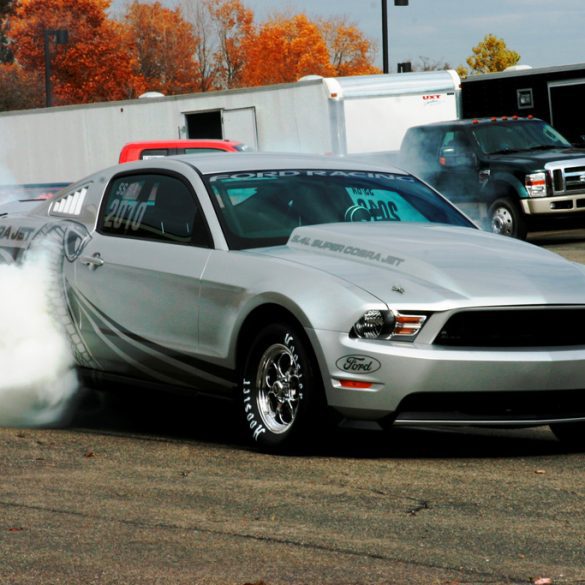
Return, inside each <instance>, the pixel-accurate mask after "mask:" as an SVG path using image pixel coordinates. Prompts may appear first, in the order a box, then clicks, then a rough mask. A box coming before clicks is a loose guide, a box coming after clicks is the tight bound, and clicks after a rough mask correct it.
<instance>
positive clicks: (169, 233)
mask: <svg viewBox="0 0 585 585" xmlns="http://www.w3.org/2000/svg"><path fill="white" fill-rule="evenodd" d="M99 230H100V231H101V232H102V233H104V234H111V235H116V236H126V237H133V238H141V239H146V240H160V241H165V242H169V243H176V244H195V245H198V246H205V247H208V246H209V245H210V237H209V231H208V229H207V225H206V223H205V220H204V218H203V214H202V211H201V209H200V208H199V205H198V204H197V202H196V200H195V197H194V194H193V193H192V192H191V189H190V188H189V187H188V186H187V185H186V184H185V183H184V182H183V181H182V180H180V179H179V178H177V177H173V176H170V175H163V174H132V175H123V176H119V177H116V178H115V179H114V180H113V181H112V183H111V184H110V187H109V189H108V191H107V193H106V196H105V202H104V205H103V206H102V210H101V212H100V226H99Z"/></svg>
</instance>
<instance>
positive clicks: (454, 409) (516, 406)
mask: <svg viewBox="0 0 585 585" xmlns="http://www.w3.org/2000/svg"><path fill="white" fill-rule="evenodd" d="M584 417H585V390H546V391H535V392H532V391H531V392H517V391H510V392H421V393H417V394H411V395H409V396H406V397H405V398H404V399H403V400H402V402H401V403H400V405H399V406H398V409H397V415H396V421H399V422H401V423H403V424H404V423H407V422H408V421H429V422H432V421H440V420H448V421H451V422H453V423H455V422H458V421H460V422H463V421H467V422H470V423H473V422H482V423H489V422H490V421H491V422H494V423H496V422H505V421H511V420H513V421H516V422H518V423H521V422H522V421H526V422H529V421H542V420H563V419H574V418H584Z"/></svg>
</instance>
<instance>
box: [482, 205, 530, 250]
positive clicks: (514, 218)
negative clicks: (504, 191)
mask: <svg viewBox="0 0 585 585" xmlns="http://www.w3.org/2000/svg"><path fill="white" fill-rule="evenodd" d="M489 220H490V226H491V230H492V232H494V233H496V234H501V235H503V236H510V237H512V238H518V239H520V240H524V239H526V234H527V228H526V220H525V219H524V217H522V213H521V212H520V209H519V207H518V205H517V204H516V203H515V202H514V201H513V200H512V199H510V198H509V197H502V198H501V199H496V200H495V201H494V202H493V203H492V205H491V206H490V210H489Z"/></svg>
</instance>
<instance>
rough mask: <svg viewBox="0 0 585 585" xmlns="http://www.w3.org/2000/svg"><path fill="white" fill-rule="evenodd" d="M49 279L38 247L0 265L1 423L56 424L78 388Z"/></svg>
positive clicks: (47, 263)
mask: <svg viewBox="0 0 585 585" xmlns="http://www.w3.org/2000/svg"><path fill="white" fill-rule="evenodd" d="M50 279H51V271H50V269H49V262H48V258H47V255H46V254H44V253H42V252H39V253H36V254H34V255H32V256H30V257H29V258H28V259H27V261H26V262H25V263H24V264H22V265H14V264H11V265H0V282H1V283H2V286H1V287H0V426H23V427H29V426H48V425H55V424H60V422H62V421H63V418H64V417H65V416H66V415H67V414H68V410H69V407H70V404H71V399H72V398H73V397H74V395H75V393H76V390H77V387H78V384H77V377H76V375H75V372H74V369H73V357H72V354H71V350H70V346H69V343H68V340H67V338H66V337H65V335H64V333H63V332H62V331H61V330H60V329H59V326H58V324H57V323H55V321H54V319H53V317H52V316H51V313H50V308H49V302H48V291H49V288H50V282H51V280H50Z"/></svg>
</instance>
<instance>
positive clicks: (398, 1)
mask: <svg viewBox="0 0 585 585" xmlns="http://www.w3.org/2000/svg"><path fill="white" fill-rule="evenodd" d="M394 6H408V0H394ZM382 62H383V64H382V70H383V71H384V73H390V66H389V63H388V2H387V0H382Z"/></svg>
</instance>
